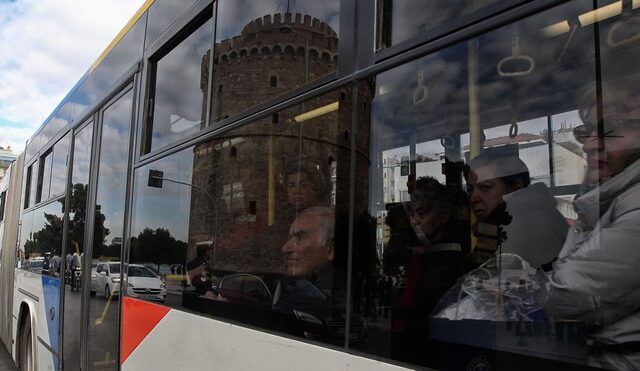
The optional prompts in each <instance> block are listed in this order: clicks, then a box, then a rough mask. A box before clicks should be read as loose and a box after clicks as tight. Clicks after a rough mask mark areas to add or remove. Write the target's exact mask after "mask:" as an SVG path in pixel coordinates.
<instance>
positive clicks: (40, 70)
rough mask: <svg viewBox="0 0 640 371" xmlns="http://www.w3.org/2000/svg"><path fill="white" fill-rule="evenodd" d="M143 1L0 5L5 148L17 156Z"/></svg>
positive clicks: (0, 129) (6, 0)
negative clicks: (16, 153)
mask: <svg viewBox="0 0 640 371" xmlns="http://www.w3.org/2000/svg"><path fill="white" fill-rule="evenodd" d="M143 3H144V0H0V146H2V147H6V146H11V149H12V150H14V152H21V151H22V150H24V146H25V142H26V141H27V139H29V138H30V137H31V135H32V134H33V133H34V132H35V130H36V129H37V128H38V127H39V126H40V125H41V124H42V122H43V121H44V120H45V119H46V118H47V116H49V114H50V113H51V112H52V111H53V110H54V109H55V107H56V106H57V105H58V103H59V102H60V101H61V100H62V99H63V98H64V96H65V95H66V94H67V93H68V92H69V91H70V90H71V88H72V87H73V86H74V85H75V83H76V82H77V81H78V80H79V79H80V77H82V75H83V74H84V73H85V72H86V71H87V69H88V68H89V66H90V65H91V63H93V62H94V61H95V60H96V58H97V57H98V56H99V55H100V53H101V52H102V51H103V50H104V49H105V47H106V46H107V45H108V44H109V43H110V42H111V40H112V39H113V38H114V37H115V36H116V34H117V33H118V32H119V31H120V29H121V28H122V27H123V26H124V25H125V24H126V23H127V21H128V20H129V19H130V18H131V16H132V15H133V14H134V13H135V12H136V10H138V8H140V6H141V5H142V4H143Z"/></svg>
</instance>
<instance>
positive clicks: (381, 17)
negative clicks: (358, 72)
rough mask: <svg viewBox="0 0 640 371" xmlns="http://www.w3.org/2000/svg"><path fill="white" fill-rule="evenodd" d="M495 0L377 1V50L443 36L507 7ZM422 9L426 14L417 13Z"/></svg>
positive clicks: (510, 2)
mask: <svg viewBox="0 0 640 371" xmlns="http://www.w3.org/2000/svg"><path fill="white" fill-rule="evenodd" d="M515 2H517V1H509V2H505V3H506V4H505V5H502V6H496V5H500V4H499V3H500V2H499V1H496V0H482V1H463V0H456V1H450V0H435V1H434V0H409V1H407V0H377V1H376V20H377V22H376V24H377V29H376V50H382V49H385V48H388V47H391V46H394V45H397V44H400V43H402V42H404V41H407V40H411V39H413V38H418V37H420V36H424V35H425V34H426V35H433V36H434V37H435V36H437V35H438V34H441V33H443V32H444V31H446V30H450V29H451V28H458V27H462V26H464V25H465V24H470V23H472V22H474V21H475V20H477V18H478V16H486V15H487V13H495V12H497V11H498V10H500V8H502V7H503V6H507V4H511V5H513V3H515ZM415 9H422V10H424V11H423V12H416V11H415Z"/></svg>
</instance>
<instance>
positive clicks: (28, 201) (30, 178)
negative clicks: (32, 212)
mask: <svg viewBox="0 0 640 371" xmlns="http://www.w3.org/2000/svg"><path fill="white" fill-rule="evenodd" d="M36 166H37V162H36V163H32V164H31V165H29V166H27V170H26V172H25V173H26V175H25V177H24V184H23V186H22V192H23V195H24V196H23V197H22V203H23V208H25V209H27V208H29V207H31V206H33V205H34V204H35V197H36V187H37V183H38V182H37V181H35V179H34V178H35V177H36V176H37V171H36V170H35V169H36Z"/></svg>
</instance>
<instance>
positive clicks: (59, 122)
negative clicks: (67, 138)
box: [40, 92, 74, 146]
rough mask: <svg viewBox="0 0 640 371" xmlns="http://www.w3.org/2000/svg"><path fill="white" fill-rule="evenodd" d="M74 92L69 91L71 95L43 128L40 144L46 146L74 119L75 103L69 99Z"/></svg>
mask: <svg viewBox="0 0 640 371" xmlns="http://www.w3.org/2000/svg"><path fill="white" fill-rule="evenodd" d="M73 94H74V92H72V93H69V96H67V97H66V98H65V101H64V103H62V104H61V105H60V107H58V108H57V109H56V111H55V112H54V113H53V114H52V115H51V117H50V118H49V120H48V121H47V122H46V123H45V124H44V125H45V126H44V129H42V134H41V136H42V137H41V139H40V145H42V146H46V145H47V143H49V141H50V140H51V139H53V137H55V136H56V134H58V132H59V131H60V130H62V129H64V128H65V127H66V126H67V125H68V124H69V123H70V122H71V120H73V113H74V112H73V110H74V104H73V103H72V102H71V100H70V99H69V97H71V96H73Z"/></svg>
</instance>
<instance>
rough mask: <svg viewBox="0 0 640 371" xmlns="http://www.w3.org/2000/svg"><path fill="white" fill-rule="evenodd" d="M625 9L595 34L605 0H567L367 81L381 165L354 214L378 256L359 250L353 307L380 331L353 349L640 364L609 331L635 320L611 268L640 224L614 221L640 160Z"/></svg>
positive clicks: (436, 360)
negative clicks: (369, 220)
mask: <svg viewBox="0 0 640 371" xmlns="http://www.w3.org/2000/svg"><path fill="white" fill-rule="evenodd" d="M609 4H611V2H605V4H601V6H607V5H609ZM620 5H621V3H620ZM630 6H631V5H629V4H627V8H629V7H630ZM616 9H618V8H616ZM625 9H626V8H625V7H624V6H621V8H620V11H619V12H617V13H616V14H615V15H612V16H611V17H616V16H617V15H620V14H625V16H623V17H620V18H617V19H616V18H613V19H612V18H611V17H609V18H606V19H604V18H598V21H597V22H598V23H597V26H598V27H599V33H594V32H593V31H594V30H593V28H592V27H594V25H593V22H591V23H590V22H588V21H587V20H588V19H593V18H588V15H589V14H592V15H593V13H590V12H592V11H593V8H592V4H590V3H588V2H573V3H568V4H565V5H562V6H558V7H556V8H554V9H552V10H550V11H547V12H543V13H541V14H539V15H535V16H531V17H529V18H526V19H524V20H522V21H519V22H517V23H515V24H511V25H507V26H504V27H502V28H500V29H497V30H495V31H491V32H488V33H486V34H483V35H480V36H478V37H476V38H474V39H471V40H469V41H466V42H464V43H461V44H458V45H454V46H451V47H449V48H447V49H444V50H441V51H438V52H437V53H434V54H432V55H428V56H426V57H423V58H420V59H417V60H415V61H411V62H409V63H406V64H404V65H401V66H398V67H395V68H394V69H392V70H389V71H386V72H384V73H382V74H380V75H378V76H375V78H372V79H371V80H370V81H366V82H363V83H362V84H361V88H360V91H359V93H360V95H361V96H362V97H365V99H366V97H368V95H369V94H371V96H372V105H373V107H372V109H371V115H370V118H371V130H372V138H371V142H370V146H369V147H368V149H367V152H368V153H370V154H371V158H372V163H371V166H368V165H367V164H364V165H365V167H364V168H359V169H357V170H356V174H366V175H365V176H366V177H367V179H368V182H369V183H368V184H367V186H366V187H363V188H361V189H357V191H356V194H358V192H359V191H360V192H362V191H365V190H368V191H369V192H370V194H369V199H368V209H365V210H366V211H365V210H360V211H358V213H367V212H368V213H370V214H372V215H374V216H375V218H376V222H377V228H376V231H377V232H376V240H375V242H371V243H370V244H369V245H368V246H366V247H364V248H365V249H367V250H368V251H371V252H375V258H374V259H373V262H372V263H369V264H368V266H366V268H360V267H358V264H361V263H354V271H355V272H356V276H355V277H354V281H353V282H352V287H353V288H354V290H355V291H354V294H355V296H354V301H353V310H354V312H355V313H361V314H362V315H363V316H365V317H366V318H367V319H368V320H369V322H370V324H371V326H372V327H374V328H377V329H380V332H379V334H377V335H378V336H376V337H374V338H371V339H370V341H368V342H367V343H366V344H353V347H354V348H357V349H360V350H363V351H365V352H371V353H374V354H377V355H383V356H386V357H391V358H393V359H397V360H401V361H406V362H410V363H413V364H419V365H425V366H431V367H446V368H455V369H457V368H461V369H462V368H467V367H469V365H470V364H471V363H472V362H478V359H482V362H483V364H484V365H486V366H487V367H491V366H494V367H495V365H496V364H501V363H500V362H502V361H504V360H508V364H509V367H510V368H518V367H520V366H522V367H526V365H530V364H531V362H532V361H535V362H536V364H537V365H546V364H549V365H550V366H554V367H558V364H557V363H554V362H561V363H564V364H563V365H562V367H569V368H576V369H577V368H580V367H585V366H587V365H589V366H595V367H614V368H620V367H621V368H624V367H629V365H631V364H634V365H635V364H636V363H637V360H636V359H635V358H634V357H635V353H634V352H633V351H631V352H624V351H621V349H623V347H618V344H620V343H625V342H627V341H629V339H627V338H625V340H622V338H617V337H616V336H617V335H620V334H621V333H618V332H616V331H617V330H614V329H618V330H620V331H621V332H625V333H635V331H636V330H635V327H637V326H635V325H631V324H630V323H631V322H629V321H633V320H634V318H635V311H633V310H631V311H629V310H621V309H620V308H619V307H618V306H619V305H622V306H625V305H626V304H625V303H627V301H626V300H627V298H628V299H629V300H632V301H633V300H637V299H636V298H633V299H632V298H631V296H633V295H632V294H630V293H629V292H628V291H627V290H628V289H627V288H628V287H629V285H628V283H629V281H627V280H624V281H620V280H618V279H616V278H614V276H615V277H621V276H618V275H617V273H615V274H614V273H613V272H614V271H616V272H622V271H625V270H626V269H629V273H630V272H631V266H630V265H627V264H624V263H622V262H623V261H625V260H627V259H629V258H632V257H633V256H635V253H634V252H633V251H632V250H631V248H630V246H631V244H629V243H627V242H629V241H625V238H626V237H629V236H630V235H632V234H633V233H632V232H631V230H626V232H623V231H622V230H618V229H616V226H614V225H611V224H609V223H612V222H613V221H614V220H616V221H617V222H618V223H623V221H622V220H621V219H618V218H619V217H620V215H619V214H616V212H617V211H618V210H619V209H618V208H617V207H616V206H614V205H615V204H616V202H618V201H616V200H619V199H618V197H624V196H623V195H624V194H627V195H630V194H632V193H633V191H631V189H632V186H631V184H635V181H632V180H631V179H634V177H635V176H634V175H633V171H634V170H633V168H634V165H635V161H636V160H637V158H638V156H636V155H635V154H634V153H635V152H637V148H636V147H637V146H636V145H635V144H631V142H634V143H635V141H636V140H635V139H634V138H635V133H634V130H635V129H634V128H635V127H636V126H637V125H635V124H634V122H635V120H636V118H635V117H634V114H635V105H634V104H633V103H631V102H634V101H635V99H636V95H637V91H636V90H637V89H635V88H632V87H631V86H633V82H632V81H635V77H636V76H635V75H636V74H635V73H634V68H632V67H631V66H629V65H628V63H627V62H625V61H628V58H635V54H636V51H635V46H634V42H635V41H632V39H631V38H625V37H624V36H623V34H622V33H620V30H621V29H624V30H625V33H624V35H627V36H630V35H632V34H634V33H633V31H634V30H635V28H634V27H632V26H633V22H634V21H630V19H633V18H632V15H631V9H626V10H625ZM598 12H600V13H598ZM596 13H598V14H601V11H596ZM581 17H582V19H583V21H580V19H581ZM625 17H627V18H625ZM598 35H599V36H600V38H599V39H595V38H594V37H595V36H598ZM612 38H613V39H615V40H624V41H623V42H622V44H619V43H617V42H615V41H612V40H611V39H612ZM618 38H620V39H618ZM596 43H599V45H598V48H596ZM595 53H598V57H597V58H599V59H598V61H596V60H595V59H594V54H595ZM599 77H601V78H602V80H603V81H601V82H598V83H595V81H596V79H597V78H599ZM598 107H600V108H598ZM612 156H613V157H612ZM618 156H619V157H618ZM605 159H606V160H605ZM616 159H619V160H620V161H617V160H616ZM623 178H624V179H626V180H627V181H629V182H630V183H625V182H626V181H622V179H623ZM623 183H624V184H623ZM609 187H614V188H615V187H619V188H616V189H617V190H616V191H612V189H613V188H609ZM589 197H591V201H589ZM605 199H606V200H608V201H603V200H605ZM596 200H599V201H596ZM356 205H357V203H356ZM629 207H631V208H632V207H633V206H629ZM602 217H604V218H605V220H603V219H602ZM611 218H612V219H611ZM604 225H607V227H606V228H605V227H604ZM611 228H612V229H611ZM605 229H607V231H605ZM632 229H633V228H632ZM610 232H611V233H614V234H617V233H619V235H618V236H620V239H616V240H615V241H614V240H609V239H607V238H606V236H607V235H609V233H610ZM356 236H357V237H356V238H355V239H354V245H355V244H356V243H358V242H360V241H359V240H360V239H361V238H360V236H359V235H356ZM623 236H624V237H623ZM634 251H635V250H634ZM355 252H356V251H355V250H354V253H355ZM447 254H449V255H447ZM618 259H619V261H618ZM554 261H555V262H554ZM611 261H616V263H614V265H616V266H617V268H612V266H611V265H609V264H607V263H608V262H611ZM378 262H379V263H378ZM378 264H380V265H381V266H382V269H381V270H380V269H378V268H377V267H378V266H377V265H378ZM618 264H619V265H618ZM587 267H588V268H587ZM545 271H546V272H548V273H544V272H545ZM587 271H588V273H587ZM596 275H597V277H598V278H597V279H596V278H595V277H596ZM587 277H589V279H587ZM592 277H594V278H593V281H590V280H591V278H592ZM627 278H628V279H629V280H635V279H631V278H630V277H628V276H627ZM596 280H597V281H598V282H599V283H597V284H596V283H595V281H596ZM634 282H635V281H634ZM596 286H597V287H598V288H596ZM605 286H606V289H605V288H604V287H605ZM613 295H617V296H615V298H614V296H613ZM605 298H606V299H605ZM622 298H624V299H622ZM496 300H497V301H496ZM549 300H551V301H549ZM600 300H603V301H602V302H601V301H600ZM596 302H597V303H601V304H593V303H596ZM604 302H607V303H611V305H612V307H609V308H608V309H604V308H602V309H601V308H600V307H599V305H604V306H606V305H607V304H604ZM589 303H591V304H589ZM613 303H615V304H613ZM592 304H593V305H592ZM613 307H616V309H613ZM618 309H620V310H618ZM611 311H614V312H616V313H617V315H613V316H615V318H609V317H607V315H605V314H604V313H605V312H606V313H609V314H611ZM596 318H597V319H596ZM471 320H474V321H471ZM617 326H620V327H617ZM609 331H613V333H610V332H609ZM614 338H615V340H614ZM611 342H613V343H616V346H614V347H608V346H603V344H604V343H607V344H610V343H611ZM418 344H419V345H418ZM381 349H383V350H381ZM609 362H611V363H609ZM623 365H626V366H623Z"/></svg>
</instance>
